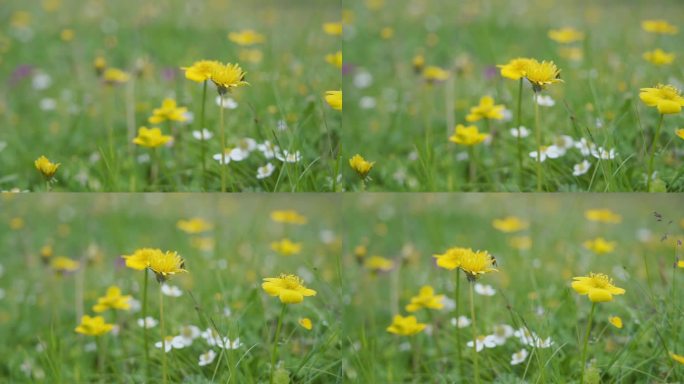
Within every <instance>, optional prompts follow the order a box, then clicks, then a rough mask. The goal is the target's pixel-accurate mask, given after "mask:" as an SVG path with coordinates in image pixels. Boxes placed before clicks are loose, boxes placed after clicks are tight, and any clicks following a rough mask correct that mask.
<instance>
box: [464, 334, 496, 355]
mask: <svg viewBox="0 0 684 384" xmlns="http://www.w3.org/2000/svg"><path fill="white" fill-rule="evenodd" d="M475 341H476V343H475V351H476V352H480V351H481V350H483V349H484V348H485V347H487V348H494V347H496V342H495V341H494V336H492V335H487V336H478V337H477V338H476V339H475ZM466 345H467V346H468V347H469V348H472V347H473V340H470V341H469V342H468V343H466Z"/></svg>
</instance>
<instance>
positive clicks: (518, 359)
mask: <svg viewBox="0 0 684 384" xmlns="http://www.w3.org/2000/svg"><path fill="white" fill-rule="evenodd" d="M525 359H527V349H525V348H523V349H521V350H519V351H518V352H516V353H514V354H512V355H511V365H518V364H520V363H522V362H523V361H525Z"/></svg>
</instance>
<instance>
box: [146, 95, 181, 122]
mask: <svg viewBox="0 0 684 384" xmlns="http://www.w3.org/2000/svg"><path fill="white" fill-rule="evenodd" d="M187 113H188V109H187V108H185V107H179V106H178V105H177V104H176V100H173V99H164V101H163V102H162V105H161V108H155V109H154V110H153V111H152V116H150V118H149V119H148V121H149V122H150V124H159V123H163V122H165V121H186V120H187V119H188V118H187V117H186V114H187Z"/></svg>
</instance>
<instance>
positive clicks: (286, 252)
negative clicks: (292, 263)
mask: <svg viewBox="0 0 684 384" xmlns="http://www.w3.org/2000/svg"><path fill="white" fill-rule="evenodd" d="M271 249H272V250H273V251H274V252H278V253H279V254H281V255H283V256H292V255H296V254H298V253H299V252H301V251H302V243H295V242H292V241H291V240H290V239H282V240H280V241H274V242H272V243H271Z"/></svg>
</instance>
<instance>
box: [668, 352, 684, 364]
mask: <svg viewBox="0 0 684 384" xmlns="http://www.w3.org/2000/svg"><path fill="white" fill-rule="evenodd" d="M670 357H671V358H672V360H674V361H676V362H678V363H679V364H684V356H682V355H678V354H676V353H674V352H670Z"/></svg>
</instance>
